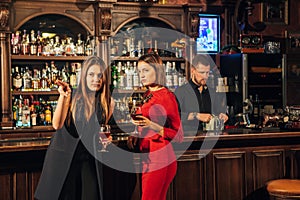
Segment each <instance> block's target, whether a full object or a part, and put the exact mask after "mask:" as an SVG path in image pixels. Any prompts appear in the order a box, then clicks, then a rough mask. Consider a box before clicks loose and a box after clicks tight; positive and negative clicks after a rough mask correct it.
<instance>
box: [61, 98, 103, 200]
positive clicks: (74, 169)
mask: <svg viewBox="0 0 300 200" xmlns="http://www.w3.org/2000/svg"><path fill="white" fill-rule="evenodd" d="M96 99H98V98H96ZM81 106H82V102H80V101H79V102H78V104H77V107H79V108H80V107H81ZM71 116H72V114H71V112H69V114H68V117H67V120H66V123H65V125H66V126H67V127H68V128H67V129H68V132H69V133H70V134H72V135H73V136H74V137H79V138H80V139H79V142H78V145H77V147H76V150H75V152H74V155H73V159H72V162H71V165H70V169H69V171H68V174H67V177H66V180H65V182H64V184H63V187H62V190H61V192H60V195H59V200H86V199H88V200H100V199H103V197H102V187H101V186H102V184H101V182H102V181H101V177H102V166H101V163H100V162H99V161H98V160H97V159H95V157H94V156H95V154H94V155H92V154H93V152H95V150H97V146H96V145H97V144H98V137H96V136H97V133H98V130H99V129H98V127H99V124H101V123H105V117H104V116H103V109H102V107H101V104H100V102H99V101H98V103H97V104H96V113H94V114H93V115H92V116H91V118H90V120H89V121H86V120H85V119H84V117H83V116H84V113H83V112H82V111H81V110H80V109H78V110H77V114H76V119H75V122H74V120H73V118H72V117H71ZM87 147H88V148H87ZM98 148H99V147H98Z"/></svg>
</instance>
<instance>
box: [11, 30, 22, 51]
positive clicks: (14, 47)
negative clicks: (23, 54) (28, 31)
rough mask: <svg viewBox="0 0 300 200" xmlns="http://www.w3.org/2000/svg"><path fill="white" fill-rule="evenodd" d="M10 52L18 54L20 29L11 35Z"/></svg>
mask: <svg viewBox="0 0 300 200" xmlns="http://www.w3.org/2000/svg"><path fill="white" fill-rule="evenodd" d="M11 52H12V54H13V55H19V54H20V31H17V32H16V34H12V36H11Z"/></svg>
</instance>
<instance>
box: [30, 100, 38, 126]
mask: <svg viewBox="0 0 300 200" xmlns="http://www.w3.org/2000/svg"><path fill="white" fill-rule="evenodd" d="M30 119H31V126H36V125H37V114H36V107H35V105H34V104H33V103H32V104H31V106H30Z"/></svg>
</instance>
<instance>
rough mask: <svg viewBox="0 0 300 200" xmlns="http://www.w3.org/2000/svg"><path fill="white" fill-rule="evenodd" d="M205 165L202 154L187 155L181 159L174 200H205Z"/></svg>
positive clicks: (174, 184) (175, 183)
mask: <svg viewBox="0 0 300 200" xmlns="http://www.w3.org/2000/svg"><path fill="white" fill-rule="evenodd" d="M205 163H206V160H205V157H204V158H203V156H201V155H200V154H187V155H182V156H181V157H180V158H179V160H178V168H177V172H178V173H177V174H176V177H175V179H174V181H173V185H172V187H173V188H174V199H178V200H179V199H189V200H204V199H205V198H204V194H205V185H206V184H205V182H206V177H205Z"/></svg>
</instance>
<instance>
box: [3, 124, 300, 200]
mask: <svg viewBox="0 0 300 200" xmlns="http://www.w3.org/2000/svg"><path fill="white" fill-rule="evenodd" d="M0 133H1V134H0V163H1V164H0V172H1V173H0V185H1V188H3V186H4V187H5V190H0V199H33V194H34V190H35V188H36V185H37V183H38V179H39V176H40V172H41V169H42V164H43V159H44V156H45V152H46V149H47V147H48V145H49V142H50V139H51V135H52V134H53V133H55V131H54V130H53V129H51V128H47V129H46V130H43V131H40V130H39V129H36V130H34V129H27V130H1V131H0ZM187 135H188V134H187ZM127 136H128V135H127V134H125V133H114V134H113V138H114V141H113V142H114V143H115V144H117V145H118V146H123V147H124V146H126V139H127ZM173 145H174V149H175V152H176V154H177V155H178V171H177V175H176V177H175V179H174V181H173V183H172V184H171V186H170V189H169V192H168V196H167V199H168V200H171V199H191V200H193V199H195V200H196V199H197V200H198V199H201V200H202V199H208V200H210V199H213V200H214V199H218V200H220V199H224V200H228V199H232V200H235V199H237V200H240V199H243V198H245V197H249V196H251V195H253V194H255V192H256V191H258V190H260V189H261V188H263V187H264V186H265V184H266V182H268V181H269V180H273V179H277V178H300V131H281V130H279V129H278V130H277V129H270V130H263V131H262V130H249V129H235V130H225V131H223V132H220V133H214V132H209V133H201V132H199V133H197V135H196V136H185V138H184V141H183V143H181V144H175V143H174V144H173ZM106 170H107V171H106V173H105V176H106V177H109V178H107V180H108V183H107V185H106V188H107V189H105V190H104V191H106V192H107V193H110V194H111V195H108V196H107V198H106V199H110V200H113V199H116V200H118V199H122V197H124V192H125V193H126V192H127V195H130V194H131V193H132V191H133V190H134V192H133V197H132V199H133V200H134V199H139V197H140V185H139V183H140V181H139V179H140V175H139V174H134V175H133V174H129V173H121V172H120V173H119V172H117V171H116V170H113V169H109V167H107V169H106ZM104 180H106V178H105V177H104ZM105 183H106V182H105ZM129 187H130V188H129ZM129 193H130V194H129ZM112 194H113V195H112ZM118 194H120V195H118Z"/></svg>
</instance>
